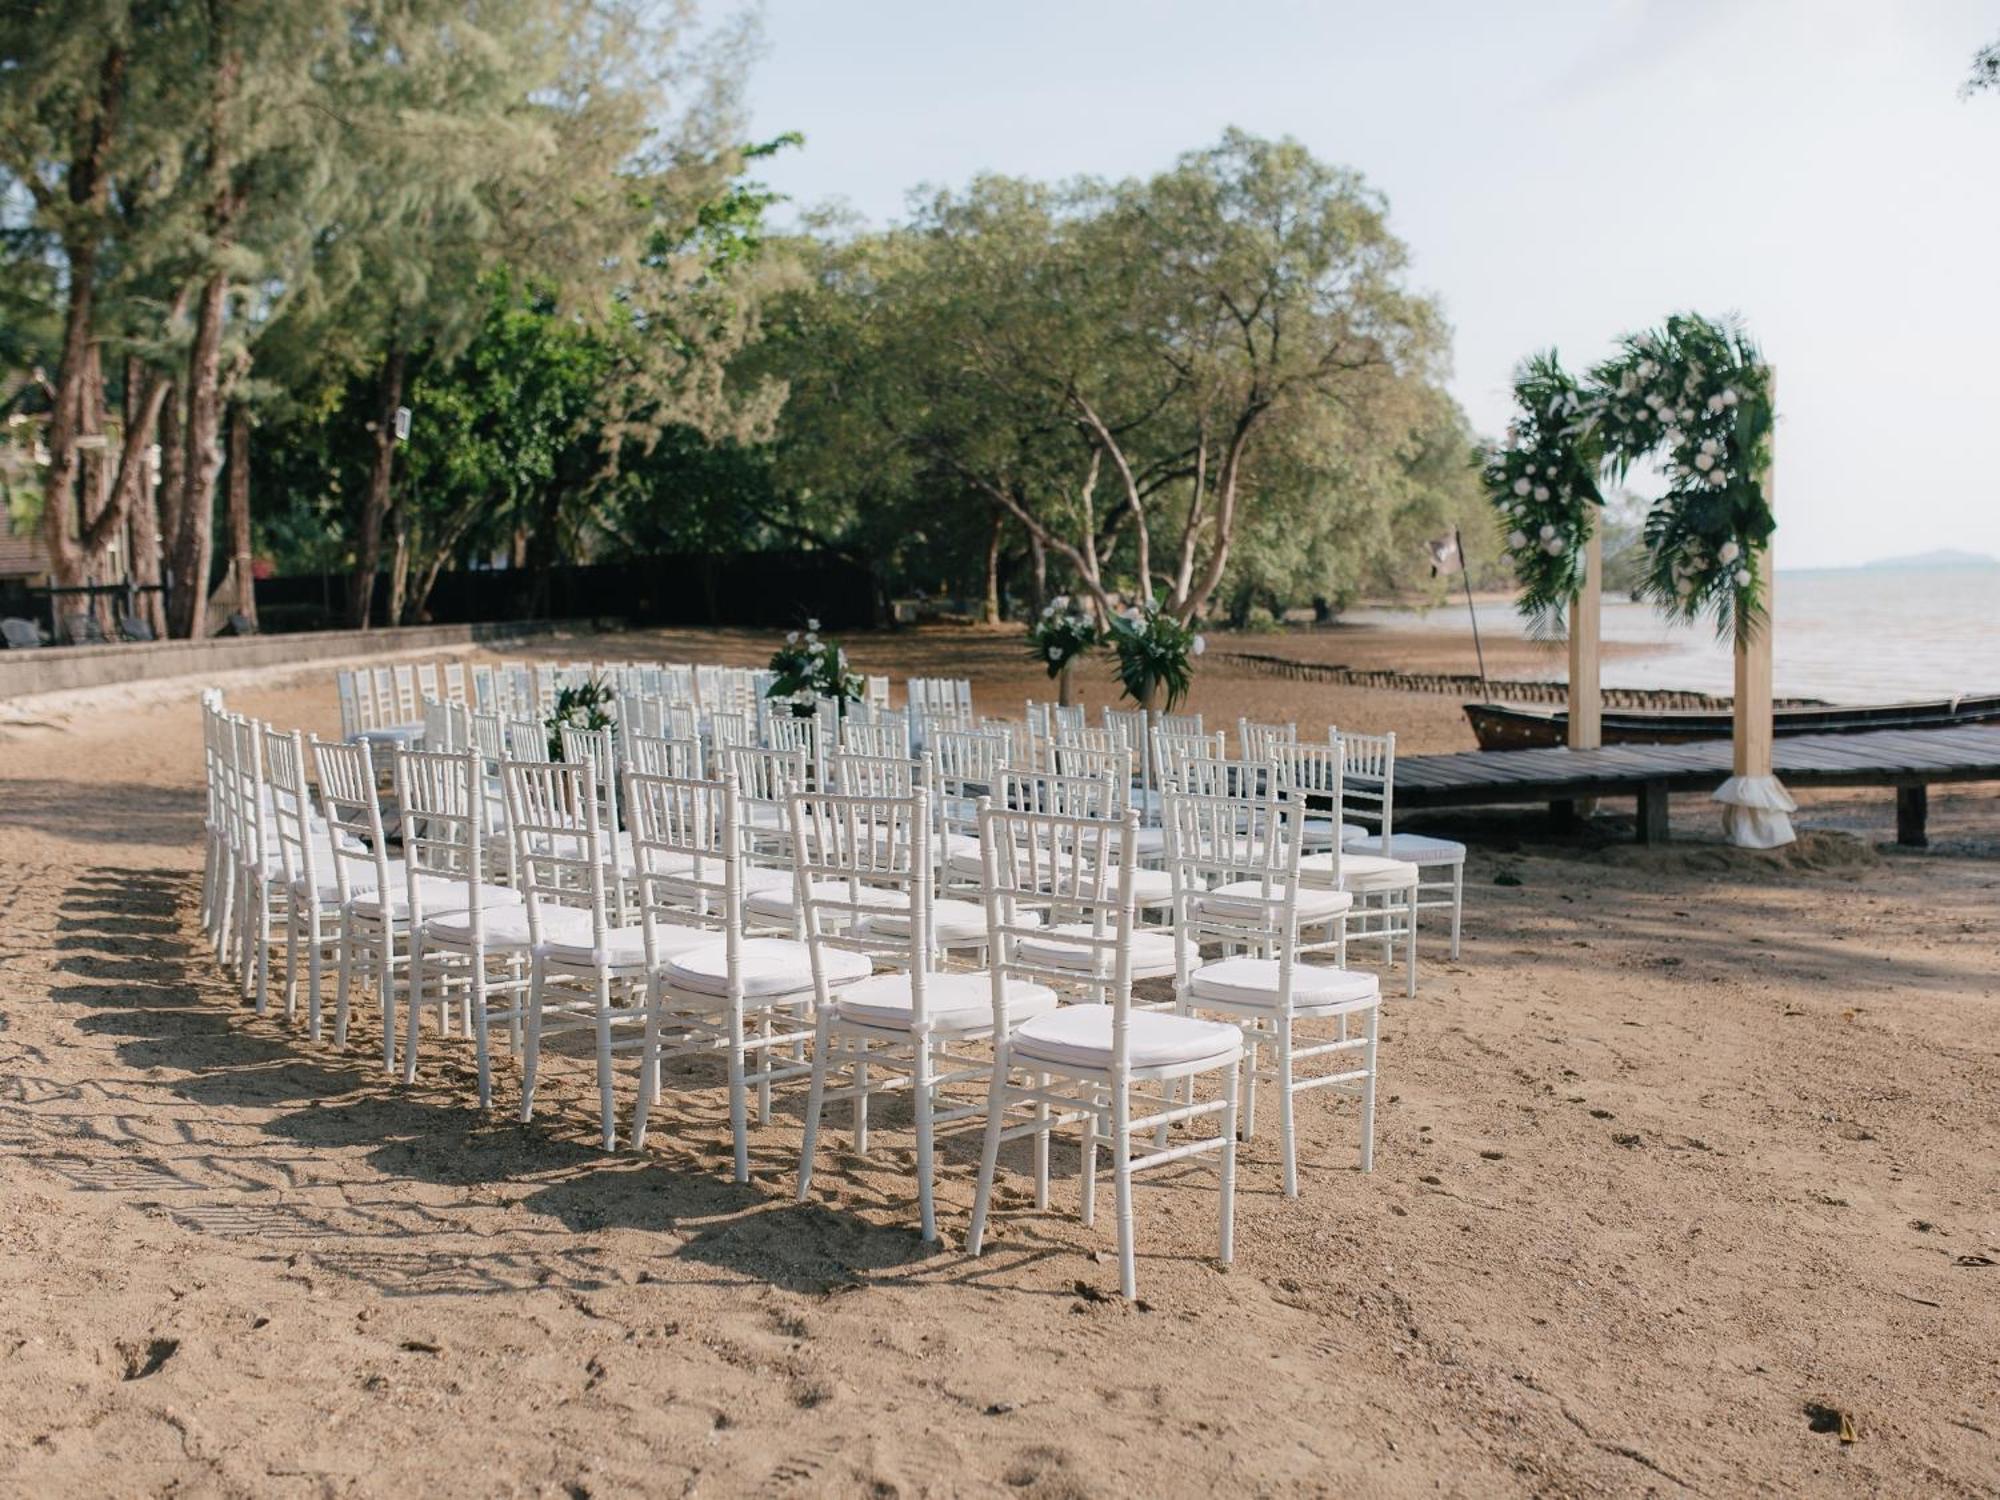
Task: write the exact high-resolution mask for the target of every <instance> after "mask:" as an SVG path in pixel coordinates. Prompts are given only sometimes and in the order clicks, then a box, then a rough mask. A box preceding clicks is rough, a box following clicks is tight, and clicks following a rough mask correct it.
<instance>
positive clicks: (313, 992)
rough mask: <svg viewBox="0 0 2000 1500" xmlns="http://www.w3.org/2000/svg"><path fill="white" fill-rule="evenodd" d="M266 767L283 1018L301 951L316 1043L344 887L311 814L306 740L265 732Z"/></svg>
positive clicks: (291, 1004) (327, 840)
mask: <svg viewBox="0 0 2000 1500" xmlns="http://www.w3.org/2000/svg"><path fill="white" fill-rule="evenodd" d="M264 768H265V779H266V781H267V783H268V785H269V787H270V799H271V800H270V808H271V815H270V829H271V834H272V836H273V838H274V839H275V841H276V844H277V859H278V867H279V878H280V879H282V880H283V882H284V888H285V1018H286V1019H287V1020H291V1019H292V1018H294V1017H295V1016H296V1015H297V1014H298V989H299V950H300V949H301V948H304V950H305V960H306V1035H307V1036H308V1037H309V1038H310V1039H311V1040H313V1041H315V1042H317V1041H318V1040H319V1034H320V996H321V993H322V990H323V987H324V976H325V973H326V961H327V959H328V957H329V956H332V955H334V954H335V953H336V952H337V950H338V947H339V943H340V921H341V913H340V888H339V886H338V884H337V882H336V880H335V877H334V872H333V860H334V857H335V856H334V853H333V849H332V838H331V835H330V834H329V832H328V830H327V829H326V828H325V827H324V826H323V825H321V824H320V822H319V820H318V819H317V817H316V816H315V815H314V813H313V810H312V794H311V792H310V790H309V788H308V786H307V781H306V745H305V736H304V735H302V734H301V733H300V732H299V731H298V730H296V729H292V730H279V729H272V728H266V729H265V731H264Z"/></svg>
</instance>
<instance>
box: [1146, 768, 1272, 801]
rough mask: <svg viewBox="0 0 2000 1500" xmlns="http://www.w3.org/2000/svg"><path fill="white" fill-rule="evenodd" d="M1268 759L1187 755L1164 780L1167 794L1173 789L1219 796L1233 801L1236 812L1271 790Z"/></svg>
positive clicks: (1198, 795) (1206, 795) (1172, 791)
mask: <svg viewBox="0 0 2000 1500" xmlns="http://www.w3.org/2000/svg"><path fill="white" fill-rule="evenodd" d="M1270 784H1271V762H1270V761H1267V760H1211V759H1209V758H1208V757H1207V756H1189V757H1188V758H1187V759H1185V760H1183V761H1182V762H1181V764H1180V766H1179V768H1178V774H1176V775H1174V776H1171V777H1169V778H1168V780H1167V784H1166V795H1172V794H1173V793H1175V792H1182V793H1187V794H1189V795H1192V796H1197V797H1222V798H1227V799H1229V800H1230V801H1233V802H1234V803H1236V805H1237V808H1238V810H1239V812H1241V811H1242V810H1243V806H1244V804H1245V803H1247V802H1254V801H1255V800H1256V799H1257V798H1259V797H1262V796H1265V795H1267V794H1268V792H1269V790H1270Z"/></svg>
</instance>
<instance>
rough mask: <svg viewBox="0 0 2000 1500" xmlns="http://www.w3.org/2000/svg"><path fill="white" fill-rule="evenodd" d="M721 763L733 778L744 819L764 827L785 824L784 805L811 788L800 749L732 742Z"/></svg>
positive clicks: (788, 823) (787, 822)
mask: <svg viewBox="0 0 2000 1500" xmlns="http://www.w3.org/2000/svg"><path fill="white" fill-rule="evenodd" d="M724 764H725V765H726V766H727V768H728V770H729V773H730V775H731V776H732V777H734V778H735V781H736V793H737V796H738V798H739V799H740V801H741V803H742V808H743V820H744V822H745V823H746V824H750V825H755V826H757V827H760V828H763V829H766V830H769V829H772V828H775V827H786V828H788V827H789V826H790V814H789V812H788V811H787V808H788V807H789V806H790V803H791V799H792V797H793V796H794V795H796V794H797V793H799V792H806V791H810V790H812V787H811V781H810V774H809V772H808V769H807V762H806V756H805V752H804V751H803V750H760V749H758V748H757V747H755V746H753V745H732V746H730V747H729V759H728V760H727V761H726V762H725V763H724ZM760 808H761V809H763V811H762V812H759V809H760Z"/></svg>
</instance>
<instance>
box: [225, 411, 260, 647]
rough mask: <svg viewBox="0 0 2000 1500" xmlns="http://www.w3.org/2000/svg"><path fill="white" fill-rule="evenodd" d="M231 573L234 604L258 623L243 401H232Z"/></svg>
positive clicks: (247, 434) (247, 422)
mask: <svg viewBox="0 0 2000 1500" xmlns="http://www.w3.org/2000/svg"><path fill="white" fill-rule="evenodd" d="M228 495H229V572H230V581H231V583H232V584H233V585H234V590H233V593H234V597H233V598H232V599H231V601H230V602H231V604H233V605H234V606H235V612H236V613H237V614H240V615H243V616H245V617H247V618H248V619H249V621H250V623H251V625H253V626H254V625H256V623H257V574H256V571H255V554H256V547H255V545H254V544H253V542H252V541H251V534H250V412H249V409H248V408H247V407H245V406H244V404H243V403H242V402H241V401H232V402H230V403H229V489H228Z"/></svg>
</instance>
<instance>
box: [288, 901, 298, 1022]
mask: <svg viewBox="0 0 2000 1500" xmlns="http://www.w3.org/2000/svg"><path fill="white" fill-rule="evenodd" d="M298 905H299V902H298V897H297V896H296V895H293V896H290V897H288V898H287V899H286V901H285V1019H286V1020H287V1021H295V1020H297V1019H298V1014H299V912H298Z"/></svg>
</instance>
